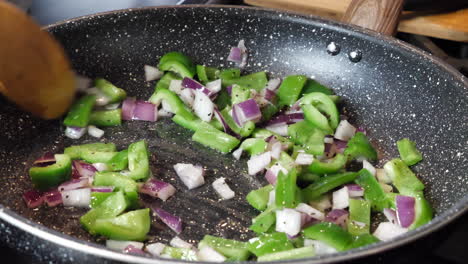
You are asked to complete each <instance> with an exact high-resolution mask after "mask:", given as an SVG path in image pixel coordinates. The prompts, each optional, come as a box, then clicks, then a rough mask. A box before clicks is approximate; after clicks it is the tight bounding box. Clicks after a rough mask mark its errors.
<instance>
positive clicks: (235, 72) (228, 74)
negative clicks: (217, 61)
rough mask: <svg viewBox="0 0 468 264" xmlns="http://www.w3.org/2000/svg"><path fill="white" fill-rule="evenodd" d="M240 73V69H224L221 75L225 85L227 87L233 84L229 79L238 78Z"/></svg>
mask: <svg viewBox="0 0 468 264" xmlns="http://www.w3.org/2000/svg"><path fill="white" fill-rule="evenodd" d="M240 75H241V72H240V69H238V68H232V69H225V70H222V71H221V73H220V74H219V77H220V78H221V81H222V84H223V86H224V87H226V86H229V85H232V83H231V84H228V81H229V80H235V79H238V78H239V77H240Z"/></svg>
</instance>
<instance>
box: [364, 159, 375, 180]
mask: <svg viewBox="0 0 468 264" xmlns="http://www.w3.org/2000/svg"><path fill="white" fill-rule="evenodd" d="M362 168H363V169H366V170H368V171H369V172H370V173H371V174H372V175H374V177H375V175H376V172H377V171H376V169H375V167H374V166H372V164H370V162H368V161H367V160H363V161H362Z"/></svg>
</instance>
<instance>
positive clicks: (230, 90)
mask: <svg viewBox="0 0 468 264" xmlns="http://www.w3.org/2000/svg"><path fill="white" fill-rule="evenodd" d="M226 91H227V93H228V94H229V96H231V94H232V85H229V86H227V87H226Z"/></svg>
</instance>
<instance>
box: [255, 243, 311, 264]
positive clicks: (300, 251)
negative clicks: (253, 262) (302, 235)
mask: <svg viewBox="0 0 468 264" xmlns="http://www.w3.org/2000/svg"><path fill="white" fill-rule="evenodd" d="M313 256H315V249H314V247H313V246H308V247H301V248H294V249H289V250H285V251H281V252H275V253H270V254H266V255H263V256H260V257H258V258H257V261H258V262H262V261H279V260H288V259H302V258H310V257H313Z"/></svg>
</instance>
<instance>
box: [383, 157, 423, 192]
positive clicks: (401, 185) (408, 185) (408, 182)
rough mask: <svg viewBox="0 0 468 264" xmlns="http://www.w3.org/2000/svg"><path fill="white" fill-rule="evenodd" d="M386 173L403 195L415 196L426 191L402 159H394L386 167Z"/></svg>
mask: <svg viewBox="0 0 468 264" xmlns="http://www.w3.org/2000/svg"><path fill="white" fill-rule="evenodd" d="M384 170H385V173H386V174H387V175H388V176H389V177H390V179H391V180H392V183H393V185H394V186H395V187H396V188H397V189H398V192H400V193H401V194H402V195H409V196H415V194H417V193H419V192H420V191H422V190H424V184H423V183H422V182H421V181H420V180H419V179H418V177H416V175H415V174H414V173H413V171H411V169H410V168H409V167H408V166H407V165H406V164H405V163H404V162H403V161H402V160H400V159H392V160H391V161H389V162H387V163H385V165H384Z"/></svg>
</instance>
